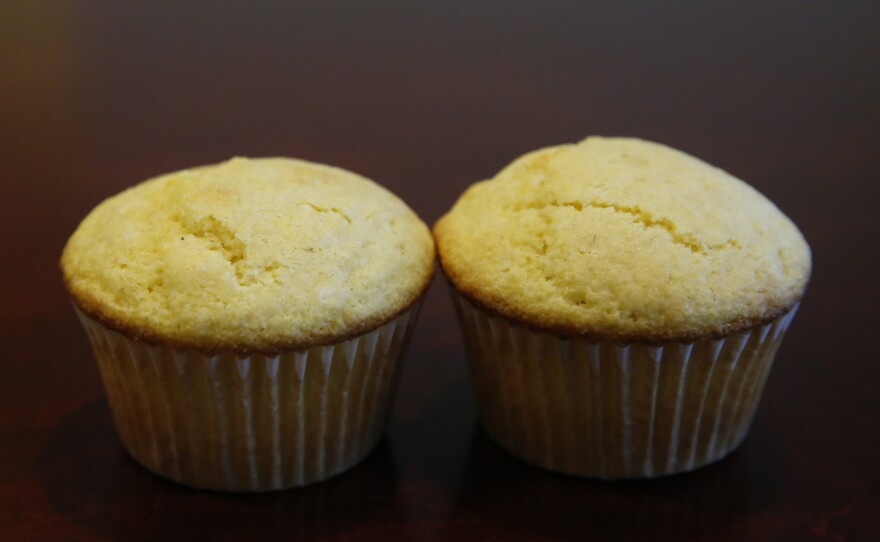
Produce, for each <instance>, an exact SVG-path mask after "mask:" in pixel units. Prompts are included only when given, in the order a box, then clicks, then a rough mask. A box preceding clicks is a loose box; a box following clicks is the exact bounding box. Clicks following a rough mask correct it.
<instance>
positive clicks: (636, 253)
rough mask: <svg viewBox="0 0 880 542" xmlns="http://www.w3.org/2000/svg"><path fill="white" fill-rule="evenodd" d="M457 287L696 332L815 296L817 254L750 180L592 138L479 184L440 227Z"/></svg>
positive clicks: (565, 311)
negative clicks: (811, 288)
mask: <svg viewBox="0 0 880 542" xmlns="http://www.w3.org/2000/svg"><path fill="white" fill-rule="evenodd" d="M435 235H436V238H437V242H438V249H439V252H440V257H441V262H442V265H443V268H444V271H445V272H446V274H447V276H448V277H449V278H450V280H451V281H452V282H453V283H454V284H455V286H456V288H457V289H459V290H460V291H462V292H463V293H465V294H466V295H468V296H470V297H471V298H472V299H473V300H475V301H477V302H479V303H480V304H482V305H484V306H485V307H487V308H489V309H491V310H494V311H496V312H498V313H500V314H502V315H505V316H508V317H511V318H514V319H517V320H520V321H523V322H525V323H527V324H530V325H533V326H535V327H538V328H541V329H547V330H550V331H554V332H557V333H562V334H568V335H581V336H591V335H592V336H594V337H595V338H596V339H597V340H614V341H621V342H631V341H652V340H669V339H677V340H689V339H694V338H698V337H705V336H708V335H722V334H725V333H729V332H731V331H735V330H737V329H742V328H745V327H748V326H750V325H755V324H757V323H761V322H765V321H768V320H769V319H772V318H775V317H777V316H779V315H781V314H782V313H784V312H785V311H787V310H789V309H790V308H791V307H792V306H794V304H796V303H797V301H798V300H799V299H800V297H801V296H802V294H803V290H804V288H805V286H806V283H807V280H808V278H809V273H810V251H809V247H808V246H807V244H806V242H805V241H804V238H803V236H802V235H801V233H800V232H799V231H798V229H797V228H796V227H795V226H794V224H793V223H792V222H791V221H790V220H789V219H788V218H787V217H786V216H785V215H784V214H782V213H781V212H780V211H779V210H778V209H777V208H776V207H775V206H774V205H773V203H771V202H770V201H769V200H767V199H766V198H765V197H764V196H762V195H761V194H759V193H758V192H757V191H756V190H754V189H753V188H752V187H750V186H749V185H747V184H746V183H744V182H742V181H741V180H739V179H737V178H735V177H733V176H731V175H729V174H727V173H725V172H724V171H722V170H720V169H718V168H715V167H713V166H710V165H708V164H706V163H705V162H702V161H700V160H698V159H696V158H694V157H692V156H690V155H688V154H685V153H683V152H680V151H676V150H674V149H671V148H669V147H666V146H664V145H660V144H657V143H651V142H647V141H642V140H638V139H628V138H599V137H592V138H588V139H586V140H584V141H582V142H580V143H578V144H574V145H563V146H558V147H551V148H547V149H542V150H539V151H535V152H533V153H530V154H527V155H525V156H523V157H521V158H519V159H518V160H516V161H514V162H513V163H512V164H511V165H510V166H508V167H507V168H505V169H504V170H503V171H501V172H500V173H499V174H498V175H497V176H496V177H495V178H494V179H492V180H489V181H484V182H481V183H477V184H475V185H473V186H472V187H471V188H470V189H469V190H467V191H466V192H465V194H464V195H463V196H462V197H461V198H460V200H459V201H458V202H457V203H456V205H455V207H454V208H453V209H452V210H451V211H450V212H449V213H448V214H447V215H446V216H444V217H443V218H442V219H441V220H440V221H439V222H438V223H437V225H436V227H435Z"/></svg>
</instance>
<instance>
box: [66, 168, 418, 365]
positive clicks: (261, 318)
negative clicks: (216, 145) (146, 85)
mask: <svg viewBox="0 0 880 542" xmlns="http://www.w3.org/2000/svg"><path fill="white" fill-rule="evenodd" d="M433 259H434V249H433V242H432V240H431V236H430V233H429V231H428V229H427V227H426V226H425V225H424V224H423V223H422V222H421V221H420V220H419V219H418V217H416V215H415V214H414V213H413V212H412V211H411V210H410V209H409V208H408V207H407V206H406V205H405V204H404V203H403V202H402V201H400V200H399V199H398V198H397V197H396V196H394V195H392V194H391V193H390V192H388V191H387V190H385V189H384V188H382V187H380V186H379V185H377V184H375V183H373V182H372V181H369V180H368V179H365V178H363V177H361V176H359V175H356V174H354V173H351V172H348V171H345V170H342V169H338V168H333V167H330V166H324V165H320V164H314V163H310V162H305V161H300V160H293V159H287V158H261V159H246V158H235V159H232V160H230V161H228V162H225V163H222V164H217V165H211V166H204V167H200V168H194V169H189V170H184V171H180V172H176V173H171V174H168V175H164V176H161V177H157V178H155V179H152V180H149V181H146V182H144V183H141V184H139V185H137V186H135V187H132V188H130V189H128V190H126V191H124V192H122V193H121V194H118V195H116V196H114V197H111V198H109V199H107V200H106V201H104V202H103V203H102V204H100V205H99V206H98V207H97V208H95V210H94V211H93V212H92V213H91V214H89V216H88V217H86V219H85V220H84V221H83V222H82V224H80V226H79V228H78V229H77V231H76V232H75V233H74V234H73V236H72V237H71V239H70V240H69V242H68V244H67V246H66V247H65V250H64V253H63V256H62V260H61V266H62V270H63V273H64V277H65V281H66V284H67V287H68V289H69V291H70V292H71V294H72V296H73V298H74V301H75V303H76V304H77V305H78V306H79V307H80V308H81V309H82V310H84V311H85V312H86V313H87V314H89V315H90V316H92V317H95V318H97V319H99V320H101V321H102V322H104V323H105V324H107V325H109V326H111V327H113V328H115V329H118V330H120V331H123V332H126V333H129V334H131V335H133V336H135V338H138V339H142V340H147V341H151V340H153V341H163V342H167V343H169V344H172V345H177V346H181V347H193V348H198V349H203V350H237V351H266V352H270V351H283V350H287V349H290V348H293V347H297V346H313V345H316V344H320V343H328V342H333V341H336V340H338V339H341V338H345V337H347V336H352V335H354V334H357V333H360V332H363V331H366V330H369V329H370V328H373V327H376V326H378V325H380V324H382V323H384V322H385V321H387V320H389V319H390V318H392V317H394V316H395V315H396V314H398V313H400V312H401V311H403V310H405V309H406V308H407V307H408V306H409V305H410V304H411V303H412V302H413V301H414V300H415V299H416V298H417V297H418V296H419V295H420V294H421V293H422V291H423V290H424V288H425V287H426V285H427V283H428V282H429V280H430V277H431V274H432V272H433Z"/></svg>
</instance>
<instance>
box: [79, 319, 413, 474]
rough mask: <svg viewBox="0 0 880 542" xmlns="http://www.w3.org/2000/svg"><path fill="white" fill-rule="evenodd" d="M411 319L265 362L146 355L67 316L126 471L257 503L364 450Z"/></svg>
mask: <svg viewBox="0 0 880 542" xmlns="http://www.w3.org/2000/svg"><path fill="white" fill-rule="evenodd" d="M418 308H419V302H417V303H416V304H415V305H413V306H412V307H410V309H408V310H407V311H406V312H404V313H403V314H401V315H400V316H398V317H397V318H395V319H394V320H392V321H390V322H388V323H387V324H385V325H383V326H381V327H379V328H378V329H376V330H374V331H372V332H370V333H366V334H364V335H361V336H359V337H356V338H353V339H351V340H348V341H345V342H341V343H338V344H334V345H330V346H317V347H313V348H310V349H308V350H304V351H298V352H289V353H284V354H280V355H275V356H273V355H262V354H257V355H251V356H246V355H238V354H231V353H230V354H218V355H207V354H203V353H200V352H196V351H190V350H188V351H181V350H177V349H174V348H170V347H167V346H162V345H150V344H146V343H143V342H140V341H137V340H134V339H131V338H129V337H126V336H125V335H123V334H121V333H119V332H117V331H114V330H112V329H109V328H107V327H105V326H104V325H102V324H101V323H99V322H97V321H95V320H93V319H91V318H89V317H88V316H86V315H85V314H83V313H82V312H80V311H79V310H77V314H78V315H79V318H80V321H81V322H82V324H83V326H84V327H85V329H86V332H87V333H88V336H89V339H90V341H91V343H92V348H93V350H94V353H95V357H96V358H97V360H98V365H99V368H100V372H101V377H102V379H103V381H104V386H105V389H106V391H107V397H108V400H109V403H110V408H111V411H112V413H113V419H114V422H115V425H116V429H117V432H118V433H119V437H120V440H121V441H122V444H123V445H124V447H125V448H126V449H127V450H128V452H129V453H130V454H131V455H132V456H133V457H134V458H135V459H136V460H137V461H138V462H140V463H141V464H143V465H144V466H145V467H147V468H148V469H150V470H151V471H153V472H155V473H157V474H159V475H162V476H165V477H167V478H170V479H172V480H175V481H177V482H180V483H183V484H186V485H189V486H193V487H198V488H206V489H215V490H223V491H267V490H275V489H284V488H289V487H296V486H303V485H306V484H310V483H313V482H318V481H321V480H324V479H326V478H329V477H331V476H333V475H335V474H338V473H340V472H343V471H345V470H346V469H348V468H350V467H352V466H353V465H355V464H356V463H358V462H359V461H360V460H361V459H363V458H364V457H365V456H366V455H367V454H368V453H369V452H370V451H371V450H372V449H373V448H374V447H375V445H376V443H377V442H378V440H379V438H380V436H381V434H382V432H383V431H384V428H385V425H386V422H387V418H388V416H389V413H390V410H391V406H392V403H393V399H394V392H395V387H396V383H397V377H398V374H399V370H400V358H401V357H402V354H403V350H404V348H405V345H406V342H407V339H408V336H409V333H410V330H411V329H412V324H413V323H414V320H415V317H416V314H417V312H418Z"/></svg>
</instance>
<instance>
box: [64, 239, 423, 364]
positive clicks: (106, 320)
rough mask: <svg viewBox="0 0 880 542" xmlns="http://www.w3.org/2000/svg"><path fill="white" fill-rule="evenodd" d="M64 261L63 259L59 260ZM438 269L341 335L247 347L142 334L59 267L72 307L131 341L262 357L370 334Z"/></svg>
mask: <svg viewBox="0 0 880 542" xmlns="http://www.w3.org/2000/svg"><path fill="white" fill-rule="evenodd" d="M62 261H63V258H62ZM436 270H437V258H436V254H435V257H434V262H433V263H432V269H431V272H430V273H427V274H426V277H425V280H424V283H423V284H422V285H421V287H420V288H418V289H417V290H415V293H414V294H413V295H412V296H410V298H409V299H408V300H407V302H406V303H404V304H403V306H402V307H401V308H398V309H397V310H396V311H393V312H388V313H383V314H377V315H375V316H374V317H372V318H369V319H365V320H362V321H361V322H358V323H357V324H356V325H353V326H349V327H348V328H347V329H345V330H344V331H342V332H339V333H335V334H326V335H321V336H319V337H317V338H316V339H315V340H313V341H308V342H294V341H291V342H266V343H264V344H247V343H238V344H231V343H225V342H224V343H220V342H208V341H180V340H175V339H171V338H168V337H165V336H162V335H161V334H159V333H153V332H151V331H148V330H147V331H145V330H142V329H137V327H136V326H133V325H130V324H128V323H126V322H124V321H122V320H120V319H118V318H113V317H111V316H109V315H108V314H106V313H105V312H103V311H102V310H101V306H100V303H98V302H97V301H96V300H94V299H85V298H82V297H79V296H77V295H76V294H75V293H74V292H73V289H72V288H71V286H70V281H69V278H68V276H67V273H65V272H64V266H63V264H62V265H61V275H62V277H63V278H64V287H65V289H66V290H67V292H68V294H69V295H70V297H71V300H72V302H73V304H74V305H75V306H76V307H77V308H78V309H79V310H80V311H82V312H83V313H84V314H85V315H86V316H88V317H90V318H92V319H93V320H96V321H98V322H100V323H101V324H103V325H104V326H106V327H108V328H110V329H113V330H115V331H117V332H119V333H121V334H123V335H125V336H126V337H129V338H131V339H134V340H136V341H140V342H143V343H146V344H151V345H163V346H169V347H171V348H174V349H177V350H196V351H198V352H201V353H203V354H207V355H214V354H221V353H233V354H264V355H277V354H283V353H285V352H294V351H298V350H306V349H309V348H313V347H317V346H328V345H331V344H338V343H341V342H345V341H347V340H350V339H353V338H355V337H358V336H360V335H364V334H365V333H369V332H371V331H374V330H376V329H379V328H380V327H382V326H383V325H385V324H387V323H388V322H391V321H392V320H394V319H395V318H397V317H398V316H400V315H401V314H403V313H405V312H406V311H408V310H409V309H410V308H412V306H413V304H415V303H416V302H417V301H418V300H419V299H420V298H421V297H422V296H423V295H424V294H425V292H426V291H427V290H428V287H429V286H430V285H431V282H432V281H433V279H434V275H435V274H436Z"/></svg>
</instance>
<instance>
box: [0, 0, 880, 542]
mask: <svg viewBox="0 0 880 542" xmlns="http://www.w3.org/2000/svg"><path fill="white" fill-rule="evenodd" d="M878 28H880V3H877V2H869V1H862V2H818V1H807V2H757V1H743V2H735V3H734V2H724V3H710V2H705V3H696V2H684V3H674V4H671V3H655V2H647V1H633V2H598V3H592V2H591V3H579V2H568V1H565V2H563V1H560V2H524V1H508V2H494V1H493V2H458V1H455V2H409V3H386V2H375V3H373V2H313V3H298V2H291V3H285V2H229V1H223V2H194V1H187V2H178V1H155V2H141V3H134V2H131V3H130V2H115V1H109V0H103V1H90V2H85V1H81V2H73V1H43V2H29V1H17V0H12V1H9V2H2V3H0V204H2V212H0V235H2V237H0V241H2V246H3V255H4V259H3V265H0V279H2V280H0V540H4V541H6V540H12V541H14V540H65V541H68V540H77V541H92V540H176V539H185V540H198V539H205V540H245V539H246V540H251V539H258V538H259V539H276V538H277V539H285V540H499V541H500V540H503V541H509V540H652V539H653V540H721V541H726V540H730V541H744V540H791V541H829V542H830V541H844V540H845V541H850V540H856V541H862V540H864V541H869V540H880V461H878V460H877V458H878V455H880V393H878V391H877V390H878V384H880V363H878V360H877V353H876V352H877V350H876V347H875V341H876V340H877V338H876V337H875V335H876V334H877V324H878V318H877V317H878V309H877V307H878V306H880V299H878V293H880V289H878V288H877V280H878V271H880V269H878V243H880V235H878V228H880V219H878V214H877V211H876V208H877V204H878V202H880V198H878V196H880V190H878V185H880V183H878V179H877V171H878V165H880V158H878V157H880V152H878V144H880V31H878ZM588 134H606V135H634V136H640V137H644V138H648V139H653V140H657V141H660V142H663V143H667V144H669V145H672V146H674V147H678V148H680V149H683V150H685V151H687V152H690V153H692V154H694V155H696V156H699V157H701V158H703V159H705V160H707V161H709V162H711V163H714V164H716V165H718V166H720V167H723V168H725V169H727V170H728V171H730V172H732V173H734V174H735V175H737V176H739V177H741V178H744V179H746V180H748V181H749V182H750V183H752V184H753V185H754V186H755V187H757V188H758V189H759V190H760V191H762V192H763V193H765V194H766V195H768V196H769V197H770V198H771V199H772V200H774V201H775V202H776V203H777V204H778V205H779V207H780V208H781V209H782V210H783V211H784V212H785V213H787V214H788V215H789V216H790V217H791V218H792V219H793V220H794V221H795V222H796V223H797V224H798V225H799V226H800V228H801V229H802V231H803V232H804V235H805V236H806V238H807V240H808V241H809V242H810V244H811V246H812V249H813V256H814V272H813V278H812V282H811V284H810V286H809V289H808V291H807V295H806V297H805V300H804V302H803V304H802V306H801V310H800V313H799V314H798V316H797V318H796V319H795V321H794V324H793V327H792V329H791V330H790V332H789V334H788V336H787V337H786V340H785V342H784V343H783V345H782V348H781V350H780V353H779V355H778V357H777V360H776V365H775V367H774V369H773V371H772V373H771V374H770V378H769V382H768V384H767V388H766V390H765V395H764V399H763V401H762V403H761V405H760V407H759V409H758V412H757V418H756V420H755V423H754V425H753V427H752V431H751V433H750V435H749V436H748V438H747V439H746V441H745V443H744V444H743V446H742V447H741V448H740V449H739V450H738V451H737V452H736V453H734V454H733V455H732V456H730V457H729V458H727V459H726V460H724V461H722V462H720V463H718V464H716V465H713V466H710V467H707V468H703V469H700V470H698V471H696V472H694V473H691V474H687V475H681V476H674V477H670V478H666V479H659V480H654V481H638V482H623V483H607V482H598V481H592V480H588V479H578V478H572V477H565V476H560V475H555V474H551V473H547V472H544V471H541V470H538V469H536V468H533V467H530V466H528V465H526V464H524V463H521V462H520V461H518V460H516V459H514V458H512V457H511V456H509V455H507V454H506V453H504V452H503V451H501V450H500V449H499V448H498V447H496V446H495V445H494V444H493V443H492V442H491V441H489V440H488V437H487V436H486V435H485V434H484V432H483V431H482V429H480V427H479V425H478V422H477V419H476V414H475V408H474V403H473V397H472V392H471V389H470V384H469V381H468V377H467V372H466V365H465V359H464V352H463V347H462V342H461V337H460V334H459V331H458V328H457V324H456V322H455V319H454V314H453V310H452V306H451V304H450V302H449V300H448V297H447V295H446V291H445V287H444V285H443V284H442V283H441V281H440V279H439V277H438V279H437V280H436V281H435V283H434V285H433V286H432V289H431V291H430V293H429V297H428V299H427V301H426V304H425V306H424V309H423V311H422V316H421V319H420V322H419V326H418V329H417V331H416V333H415V336H414V337H413V340H412V342H411V347H410V350H409V354H408V356H407V360H406V365H405V368H404V371H403V376H402V381H401V383H400V388H399V393H398V399H397V403H396V406H395V409H394V413H393V418H392V420H391V424H390V427H389V429H388V431H387V433H386V436H385V438H384V439H383V441H382V443H381V445H380V446H379V448H378V449H377V450H376V451H375V452H374V453H373V454H372V455H370V456H369V457H368V459H367V460H366V461H364V462H363V463H362V464H361V465H360V466H358V467H356V468H354V469H353V470H351V471H350V472H348V473H347V474H344V475H342V476H339V477H338V478H335V479H333V480H331V481H329V482H326V483H323V484H318V485H315V486H312V487H308V488H305V489H301V490H291V491H285V492H278V493H270V494H262V495H230V494H220V493H211V492H203V491H195V490H191V489H188V488H185V487H182V486H178V485H175V484H174V483H171V482H167V481H165V480H163V479H160V478H158V477H156V476H153V475H151V474H150V473H148V472H147V471H146V470H145V469H143V468H141V467H140V466H139V465H137V464H136V463H135V462H134V461H133V460H131V459H130V458H129V457H128V456H127V455H126V453H125V452H124V451H123V449H122V448H121V446H120V444H119V442H118V440H117V438H116V435H115V432H114V429H113V425H112V421H111V419H110V414H109V411H108V407H107V403H106V400H105V398H104V395H103V392H102V389H101V383H100V379H99V376H98V372H97V367H96V365H95V363H94V361H93V359H92V356H91V353H90V351H89V347H88V344H87V341H86V337H85V334H84V333H83V332H82V330H81V329H80V327H79V324H78V323H77V321H76V319H75V317H74V313H73V311H72V309H71V307H70V304H69V302H68V300H67V297H66V295H65V292H64V290H63V287H62V283H61V278H60V274H59V271H58V267H57V260H58V257H59V255H60V251H61V248H62V246H63V244H64V242H65V240H66V238H67V236H68V235H70V233H71V232H72V231H73V229H74V228H75V227H76V225H77V223H78V221H79V220H81V219H82V217H84V216H85V214H86V213H87V212H88V211H89V210H90V209H91V208H92V207H93V206H95V205H96V204H97V203H98V202H100V201H101V200H102V199H103V198H105V197H107V196H109V195H111V194H113V193H115V192H118V191H119V190H121V189H123V188H125V187H127V186H130V185H132V184H134V183H136V182H138V181H141V180H143V179H145V178H147V177H150V176H153V175H156V174H159V173H163V172H166V171H171V170H175V169H179V168H183V167H188V166H193V165H197V164H204V163H210V162H217V161H221V160H224V159H227V158H229V157H231V156H234V155H250V156H266V155H288V156H296V157H301V158H306V159H310V160H315V161H319V162H326V163H330V164H334V165H338V166H342V167H345V168H348V169H351V170H354V171H357V172H359V173H362V174H364V175H366V176H369V177H371V178H373V179H375V180H377V181H379V182H380V183H382V184H384V185H385V186H387V187H388V188H389V189H391V190H392V191H394V192H396V193H397V194H398V195H400V196H401V197H402V198H403V199H404V200H405V201H407V202H408V203H409V204H410V205H411V206H412V207H413V208H414V209H415V210H416V212H418V213H419V214H420V215H421V216H422V217H423V218H424V219H425V220H426V221H427V222H433V221H435V220H436V219H437V218H438V217H439V216H440V215H441V214H442V213H443V212H444V211H445V210H446V209H448V208H449V207H450V206H451V205H452V203H453V202H454V201H455V198H456V197H457V195H458V194H459V193H460V192H461V191H462V190H463V189H464V188H465V187H466V186H468V185H469V184H470V183H472V182H474V181H477V180H480V179H483V178H486V177H489V176H491V175H493V174H494V173H495V172H496V171H498V170H499V169H500V168H501V167H503V166H504V165H505V164H506V163H508V162H509V161H510V160H511V159H513V158H515V157H516V156H519V155H520V154H522V153H524V152H526V151H529V150H532V149H535V148H538V147H542V146H546V145H550V144H557V143H563V142H571V141H576V140H578V139H580V138H582V137H584V136H586V135H588Z"/></svg>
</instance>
